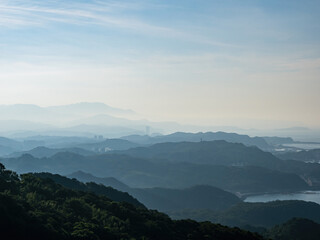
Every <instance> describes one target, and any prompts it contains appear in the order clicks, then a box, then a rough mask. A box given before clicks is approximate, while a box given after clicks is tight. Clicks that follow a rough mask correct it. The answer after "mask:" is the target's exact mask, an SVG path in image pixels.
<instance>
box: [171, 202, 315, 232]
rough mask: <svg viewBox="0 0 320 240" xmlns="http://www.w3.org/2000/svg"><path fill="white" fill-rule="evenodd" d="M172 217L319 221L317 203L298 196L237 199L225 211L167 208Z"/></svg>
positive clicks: (257, 223) (264, 223)
mask: <svg viewBox="0 0 320 240" xmlns="http://www.w3.org/2000/svg"><path fill="white" fill-rule="evenodd" d="M168 213H169V215H170V216H171V217H173V218H174V219H183V218H192V219H195V220H198V221H211V222H214V223H221V224H224V225H228V226H237V227H241V228H247V227H248V226H252V227H255V228H256V229H258V228H270V227H273V226H275V225H278V224H283V223H285V222H286V221H288V220H290V219H292V218H296V217H298V218H306V219H310V220H313V221H315V222H317V223H320V205H319V204H317V203H314V202H305V201H298V200H287V201H273V202H266V203H246V202H243V203H239V204H237V205H235V206H233V207H231V208H229V209H227V210H224V211H220V212H217V211H212V210H207V209H206V210H204V209H202V210H190V209H185V210H182V211H170V212H168Z"/></svg>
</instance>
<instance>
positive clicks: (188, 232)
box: [0, 164, 262, 240]
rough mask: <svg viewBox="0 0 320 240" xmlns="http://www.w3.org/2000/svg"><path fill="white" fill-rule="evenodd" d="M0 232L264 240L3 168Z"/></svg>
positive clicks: (26, 235) (0, 176) (33, 235)
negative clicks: (112, 199) (174, 219)
mask: <svg viewBox="0 0 320 240" xmlns="http://www.w3.org/2000/svg"><path fill="white" fill-rule="evenodd" d="M0 231H1V235H2V236H10V239H33V240H36V239H46V240H51V239H52V240H53V239H62V240H63V239H70V240H71V239H72V240H80V239H81V240H82V239H92V240H93V239H97V240H98V239H115V240H120V239H150V240H151V239H152V240H157V239H159V240H166V239H177V240H179V239H181V240H182V239H183V240H184V239H194V240H201V239H217V240H219V239H221V240H222V239H239V240H241V239H246V240H255V239H262V237H261V236H259V235H257V234H254V233H250V232H247V231H243V230H240V229H238V228H228V227H224V226H221V225H217V224H212V223H209V222H203V223H198V222H195V221H192V220H180V221H173V220H171V219H170V218H169V217H168V216H167V215H165V214H162V213H159V212H157V211H150V210H147V209H145V208H141V207H135V206H134V205H131V204H129V203H123V202H115V201H111V200H110V199H109V198H107V197H105V196H98V195H96V194H94V193H90V192H84V191H75V190H71V189H67V188H64V187H62V186H61V185H58V184H56V183H54V181H53V180H51V179H48V178H46V179H41V178H38V177H36V176H35V175H33V174H24V175H21V176H20V177H19V176H18V175H17V174H15V173H13V172H11V171H8V170H5V168H4V166H3V165H2V164H0Z"/></svg>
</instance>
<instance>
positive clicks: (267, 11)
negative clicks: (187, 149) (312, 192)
mask: <svg viewBox="0 0 320 240" xmlns="http://www.w3.org/2000/svg"><path fill="white" fill-rule="evenodd" d="M319 22H320V1H318V0H316V1H312V0H306V1H301V0H286V1H284V0H268V1H262V0H241V1H239V0H183V1H181V0H158V1H155V0H148V1H146V0H137V1H135V0H130V1H125V0H123V1H107V0H105V1H90V0H89V1H80V0H78V1H75V0H68V1H54V0H52V1H50V0H48V1H40V0H38V1H36V0H28V1H17V0H9V1H6V0H0V104H17V103H27V104H37V105H40V106H51V105H62V104H71V103H77V102H103V103H105V104H108V105H110V106H113V107H118V108H124V109H133V110H134V111H136V112H137V113H139V114H140V115H141V116H143V117H145V118H148V119H150V120H154V121H177V122H180V123H187V124H199V125H216V126H219V125H223V126H236V127H243V128H276V127H293V126H305V127H317V128H319V127H320V107H319V105H320V79H319V78H320V24H319Z"/></svg>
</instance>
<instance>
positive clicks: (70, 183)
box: [34, 173, 144, 207]
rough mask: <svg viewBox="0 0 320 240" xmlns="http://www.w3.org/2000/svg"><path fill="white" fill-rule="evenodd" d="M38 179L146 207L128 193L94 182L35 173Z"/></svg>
mask: <svg viewBox="0 0 320 240" xmlns="http://www.w3.org/2000/svg"><path fill="white" fill-rule="evenodd" d="M34 175H35V176H36V177H40V178H44V179H45V178H50V179H52V180H53V181H54V182H55V183H58V184H60V185H62V186H64V187H66V188H70V189H73V190H79V191H85V192H93V193H95V194H98V195H103V196H106V197H108V198H110V199H111V200H113V201H117V202H128V203H131V204H133V205H135V206H137V207H144V206H143V204H141V203H140V202H139V201H138V200H137V199H135V198H133V197H132V196H130V195H129V194H128V193H126V192H121V191H118V190H116V189H114V188H112V187H106V186H104V185H102V184H100V185H98V184H96V183H94V182H89V183H81V182H79V181H78V180H76V179H70V178H67V177H63V176H61V175H58V174H51V173H34Z"/></svg>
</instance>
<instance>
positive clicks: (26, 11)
mask: <svg viewBox="0 0 320 240" xmlns="http://www.w3.org/2000/svg"><path fill="white" fill-rule="evenodd" d="M99 4H101V2H99ZM133 6H134V5H132V4H131V5H130V7H127V5H125V4H120V5H119V4H106V3H104V4H101V6H99V7H97V6H96V5H93V4H78V5H72V6H68V5H63V6H62V7H61V8H55V9H52V8H46V7H35V6H31V7H30V6H28V7H26V6H21V5H20V6H16V5H14V6H12V5H9V4H2V5H0V25H2V26H6V27H12V26H13V27H17V26H20V27H21V26H28V25H38V26H45V25H47V24H50V23H61V22H62V23H68V24H76V25H83V24H85V25H88V24H94V25H103V26H107V27H112V28H121V29H127V30H131V31H135V32H137V33H140V34H148V35H156V36H161V37H165V38H177V39H179V40H187V41H191V42H198V43H201V44H206V45H212V46H220V47H234V48H239V47H240V46H237V45H234V44H227V43H224V42H219V41H215V40H212V39H208V38H207V37H204V36H201V35H198V36H195V35H194V34H190V33H188V32H185V31H181V30H179V29H174V28H170V27H164V26H158V25H154V24H150V23H146V22H145V21H141V20H139V19H134V18H124V17H118V16H111V15H112V14H113V12H116V9H118V8H119V7H120V8H124V9H133ZM138 8H141V6H137V9H138ZM84 9H86V10H84Z"/></svg>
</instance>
